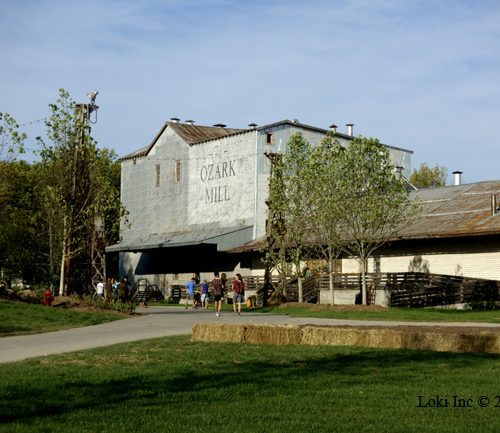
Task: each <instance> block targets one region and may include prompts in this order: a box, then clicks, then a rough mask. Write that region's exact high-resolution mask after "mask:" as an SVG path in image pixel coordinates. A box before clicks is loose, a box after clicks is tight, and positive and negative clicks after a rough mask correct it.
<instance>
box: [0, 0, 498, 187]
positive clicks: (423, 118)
mask: <svg viewBox="0 0 500 433" xmlns="http://www.w3.org/2000/svg"><path fill="white" fill-rule="evenodd" d="M0 52H1V56H2V60H1V63H0V111H2V112H8V113H10V114H11V115H12V116H14V117H15V118H16V119H17V120H18V122H19V123H21V124H23V123H28V122H33V121H35V120H38V119H42V118H44V117H46V116H47V115H48V104H49V103H51V102H54V101H55V100H56V99H57V95H58V89H59V88H65V89H66V90H68V91H69V92H70V94H71V97H72V98H73V99H74V100H75V101H77V102H87V98H86V93H87V92H89V91H91V90H98V91H99V95H98V97H97V104H98V105H99V106H100V109H99V112H98V122H97V124H96V125H94V126H93V129H92V133H93V135H94V137H95V138H96V139H97V141H98V142H99V145H100V146H103V147H109V148H113V149H115V150H116V152H117V153H118V154H119V155H125V154H127V153H129V152H132V151H134V150H136V149H139V148H141V147H143V146H145V145H147V144H149V143H150V142H151V140H152V139H153V137H154V136H155V135H156V133H157V132H158V130H159V129H160V127H161V126H162V125H163V123H164V122H165V121H166V120H168V119H170V118H171V117H179V118H181V119H182V120H186V119H194V120H195V121H196V124H200V125H212V124H215V123H224V124H226V125H228V127H235V128H245V127H247V125H248V124H249V123H252V122H255V123H257V124H259V125H263V124H267V123H272V122H275V121H278V120H283V119H294V118H297V119H299V120H300V121H301V122H302V123H306V124H310V125H314V126H319V127H324V128H327V127H328V126H329V125H330V124H332V123H336V124H337V125H338V126H339V131H341V132H344V131H345V126H344V125H345V124H346V123H354V124H355V126H354V133H355V134H356V135H358V134H361V135H364V136H368V137H377V138H379V139H380V140H381V141H382V142H384V143H386V144H389V145H393V146H398V147H403V148H406V149H411V150H413V151H414V152H415V153H414V155H413V161H412V165H413V167H414V168H415V167H418V166H419V165H420V163H422V162H426V163H427V164H428V165H431V166H433V165H435V164H438V165H440V166H445V167H447V168H448V170H449V173H450V176H449V178H450V181H451V177H452V176H451V172H452V171H454V170H461V171H463V172H464V174H463V181H464V182H467V183H468V182H475V181H481V180H491V179H500V174H498V167H499V166H500V158H499V157H500V150H499V146H498V145H499V142H500V137H499V134H498V132H497V128H498V125H499V123H500V122H499V120H500V2H497V1H495V0H491V1H488V0H477V1H465V0H463V1H461V0H455V1H451V0H449V1H446V0H444V1H439V2H436V1H434V0H429V1H428V0H415V1H412V0H399V1H395V0H394V1H391V0H351V1H349V0H338V1H335V0H331V1H326V0H325V1H322V0H310V1H307V2H306V1H303V0H302V1H294V0H292V1H273V0H270V1H263V0H252V1H237V0H165V1H160V0H142V1H140V2H137V1H120V0H114V1H106V0H86V1H85V2H81V1H73V0H65V1H64V0H38V1H34V0H23V1H15V0H0ZM22 129H24V130H25V131H26V132H27V133H28V134H29V136H30V137H31V138H34V137H35V136H36V135H40V134H41V133H42V132H43V131H44V126H43V124H42V123H41V122H38V123H30V124H26V125H24V126H23V128H22ZM34 146H35V144H34V141H30V142H29V143H28V147H31V148H32V147H34Z"/></svg>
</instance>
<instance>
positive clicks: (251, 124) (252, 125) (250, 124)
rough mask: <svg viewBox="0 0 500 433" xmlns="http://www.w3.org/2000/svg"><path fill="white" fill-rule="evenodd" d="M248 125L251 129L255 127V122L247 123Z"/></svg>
mask: <svg viewBox="0 0 500 433" xmlns="http://www.w3.org/2000/svg"><path fill="white" fill-rule="evenodd" d="M248 126H249V127H250V128H252V129H255V128H257V124H256V123H249V124H248Z"/></svg>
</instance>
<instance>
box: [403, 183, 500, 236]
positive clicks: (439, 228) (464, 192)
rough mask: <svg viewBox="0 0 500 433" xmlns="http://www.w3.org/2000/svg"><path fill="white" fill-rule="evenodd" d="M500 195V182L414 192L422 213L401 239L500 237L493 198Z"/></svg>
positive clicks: (412, 197) (499, 227)
mask: <svg viewBox="0 0 500 433" xmlns="http://www.w3.org/2000/svg"><path fill="white" fill-rule="evenodd" d="M498 194H500V180H496V181H486V182H478V183H471V184H466V185H459V186H446V187H441V188H428V189H421V190H418V191H414V192H411V193H410V198H411V199H416V200H417V201H418V202H419V204H420V205H421V212H420V213H419V215H418V217H417V218H416V220H415V221H414V222H413V223H412V224H411V225H409V226H408V227H405V228H404V229H403V230H401V231H400V232H399V233H398V236H397V238H399V239H418V238H420V239H423V238H437V237H460V236H478V235H490V234H500V213H496V214H495V215H492V209H491V208H492V206H491V197H492V195H498ZM499 197H500V196H499Z"/></svg>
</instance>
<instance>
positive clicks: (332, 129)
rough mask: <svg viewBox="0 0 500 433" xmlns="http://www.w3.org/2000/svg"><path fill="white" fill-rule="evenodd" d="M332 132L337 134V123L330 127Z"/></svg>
mask: <svg viewBox="0 0 500 433" xmlns="http://www.w3.org/2000/svg"><path fill="white" fill-rule="evenodd" d="M330 131H332V132H335V133H337V125H335V123H332V124H331V125H330Z"/></svg>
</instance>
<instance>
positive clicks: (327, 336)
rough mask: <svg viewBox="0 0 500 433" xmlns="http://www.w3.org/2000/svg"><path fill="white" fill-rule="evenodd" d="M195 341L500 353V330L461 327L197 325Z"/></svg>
mask: <svg viewBox="0 0 500 433" xmlns="http://www.w3.org/2000/svg"><path fill="white" fill-rule="evenodd" d="M192 341H201V342H220V343H251V344H280V345H281V344H306V345H312V346H316V345H329V346H359V347H376V348H387V349H409V350H434V351H438V352H488V353H500V331H499V330H490V329H487V328H468V329H463V328H458V327H455V328H453V327H449V328H445V327H361V328H357V327H349V326H314V325H302V326H296V325H255V324H241V325H235V324H203V323H200V324H196V325H194V326H193V334H192Z"/></svg>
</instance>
